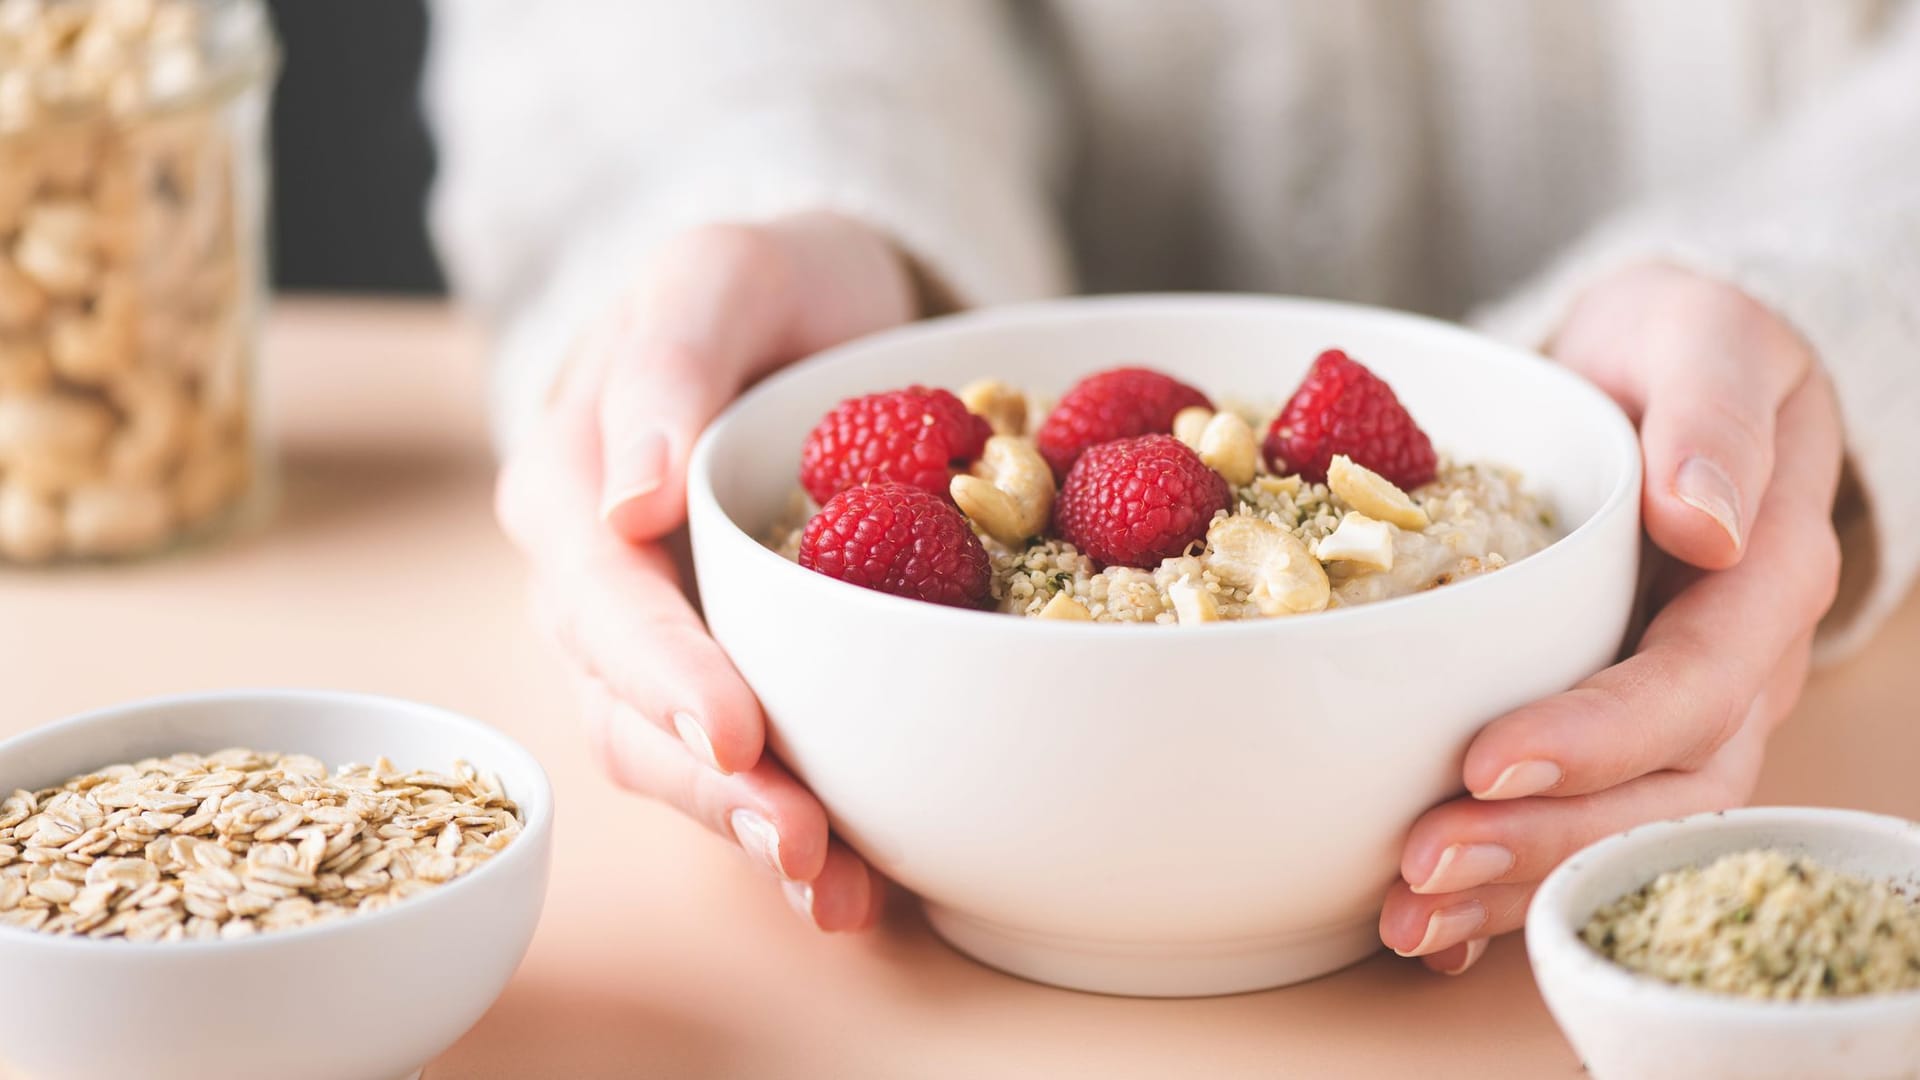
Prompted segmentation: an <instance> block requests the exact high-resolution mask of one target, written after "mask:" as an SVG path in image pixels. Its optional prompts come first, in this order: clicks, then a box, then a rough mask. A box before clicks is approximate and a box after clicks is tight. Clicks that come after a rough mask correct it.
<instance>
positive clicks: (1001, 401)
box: [960, 379, 1027, 435]
mask: <svg viewBox="0 0 1920 1080" xmlns="http://www.w3.org/2000/svg"><path fill="white" fill-rule="evenodd" d="M960 404H962V405H965V406H966V407H967V411H968V412H970V413H973V414H974V415H975V416H978V417H980V418H981V419H983V420H985V421H986V422H987V425H988V426H989V427H991V428H993V433H994V434H995V435H1025V434H1026V433H1027V395H1025V394H1023V393H1021V392H1020V391H1018V390H1015V389H1014V388H1013V387H1011V386H1008V385H1007V384H1006V383H1003V382H1001V381H1000V380H999V379H981V380H979V381H977V382H971V383H968V384H967V385H966V386H964V387H962V388H961V390H960Z"/></svg>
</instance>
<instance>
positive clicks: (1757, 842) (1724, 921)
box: [1526, 807, 1920, 1080]
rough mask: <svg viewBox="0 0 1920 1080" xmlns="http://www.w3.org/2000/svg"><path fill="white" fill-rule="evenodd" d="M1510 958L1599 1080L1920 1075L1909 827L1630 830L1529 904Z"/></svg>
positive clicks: (1913, 848)
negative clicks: (1516, 953) (1524, 970)
mask: <svg viewBox="0 0 1920 1080" xmlns="http://www.w3.org/2000/svg"><path fill="white" fill-rule="evenodd" d="M1526 936H1527V952H1528V954H1529V956H1530V957H1531V958H1532V962H1533V969H1534V975H1535V977H1536V979H1537V980H1538V981H1539V984H1540V990H1541V993H1542V995H1543V996H1544V997H1545V998H1546V1001H1547V1006H1548V1008H1549V1009H1550V1010H1551V1011H1552V1013H1553V1016H1554V1019H1555V1020H1556V1021H1558V1022H1559V1024H1560V1027H1561V1029H1562V1030H1563V1031H1564V1032H1565V1033H1566V1035H1567V1038H1568V1040H1569V1041H1570V1042H1572V1044H1573V1047H1574V1049H1575V1050H1576V1051H1578V1052H1579V1053H1580V1056H1581V1058H1582V1059H1583V1061H1584V1062H1585V1064H1586V1066H1587V1069H1588V1071H1589V1072H1591V1073H1592V1074H1593V1075H1594V1076H1595V1077H1598V1078H1600V1080H1635V1078H1654V1077H1668V1076H1686V1077H1703V1078H1709V1077H1740V1078H1743V1080H1745V1078H1758V1080H1768V1078H1776V1077H1777V1078H1783V1080H1784V1078H1796V1080H1819V1078H1827V1077H1832V1078H1836V1080H1839V1078H1846V1080H1866V1078H1876V1077H1906V1076H1914V1075H1916V1074H1917V1073H1920V824H1916V823H1915V822H1912V821H1907V820H1904V819H1901V818H1894V817H1886V816H1882V815H1878V814H1867V813H1861V812H1858V811H1850V810H1830V809H1817V808H1801V807H1755V808H1750V809H1743V810H1729V811H1725V812H1717V813H1708V814H1699V815H1696V816H1693V817H1689V818H1683V819H1680V820H1678V821H1667V822H1659V823H1655V824H1650V825H1645V826H1641V827H1639V828H1635V829H1631V830H1629V831H1627V832H1625V833H1621V834H1619V835H1617V836H1614V837H1610V838H1608V839H1606V840H1603V841H1601V842H1599V843H1598V844H1595V845H1593V846H1592V847H1589V848H1587V849H1586V850H1584V851H1581V852H1579V853H1577V854H1575V855H1574V856H1573V857H1571V858H1570V859H1568V860H1567V861H1566V862H1565V863H1564V864H1562V865H1561V867H1560V868H1559V869H1557V870H1555V871H1554V872H1553V874H1551V875H1550V876H1549V877H1548V878H1547V880H1546V882H1545V883H1544V884H1543V885H1542V886H1541V889H1540V891H1539V893H1538V894H1537V895H1536V896H1535V898H1534V900H1533V905H1532V907H1531V908H1530V909H1529V911H1528V915H1527V931H1526Z"/></svg>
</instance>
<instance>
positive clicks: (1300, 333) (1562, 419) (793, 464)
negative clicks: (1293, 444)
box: [693, 296, 1638, 538]
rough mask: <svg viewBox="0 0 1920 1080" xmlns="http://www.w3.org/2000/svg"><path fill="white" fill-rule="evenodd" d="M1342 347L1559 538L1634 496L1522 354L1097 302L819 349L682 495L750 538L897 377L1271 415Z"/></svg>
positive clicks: (1274, 309) (1612, 456) (1577, 404)
mask: <svg viewBox="0 0 1920 1080" xmlns="http://www.w3.org/2000/svg"><path fill="white" fill-rule="evenodd" d="M1334 347H1338V348H1342V349H1345V350H1347V351H1348V352H1349V353H1350V354H1352V355H1353V356H1354V357H1355V358H1357V359H1359V360H1360V361H1361V362H1362V363H1364V364H1366V365H1367V366H1368V367H1370V368H1371V369H1373V370H1374V371H1375V372H1377V373H1378V374H1379V375H1380V376H1381V377H1382V378H1384V379H1386V380H1387V381H1388V382H1389V383H1391V384H1392V386H1393V388H1394V391H1395V393H1396V394H1397V395H1398V396H1399V398H1400V400H1401V401H1402V402H1403V403H1405V404H1406V406H1407V408H1408V409H1409V410H1410V411H1411V412H1412V414H1413V416H1414V418H1415V420H1416V421H1417V422H1418V423H1419V424H1420V425H1421V427H1422V428H1424V429H1425V430H1426V432H1427V433H1428V434H1429V435H1430V436H1431V437H1432V439H1433V441H1434V444H1435V447H1436V449H1438V450H1440V451H1441V452H1442V453H1443V454H1448V455H1451V456H1453V457H1454V458H1456V459H1460V460H1469V461H1483V462H1489V463H1496V464H1504V465H1509V466H1513V467H1516V468H1519V469H1520V470H1522V472H1523V473H1524V474H1525V477H1526V482H1527V484H1528V485H1529V486H1530V487H1531V488H1532V489H1533V490H1535V491H1538V492H1541V493H1543V494H1545V495H1547V496H1548V497H1549V498H1550V499H1551V500H1552V503H1553V505H1554V507H1555V509H1556V511H1557V512H1558V514H1559V517H1560V521H1559V527H1560V530H1561V532H1562V533H1563V534H1564V533H1566V532H1570V531H1572V530H1573V529H1574V528H1576V527H1578V525H1580V524H1581V523H1583V522H1585V521H1587V520H1588V519H1590V518H1591V517H1593V516H1594V514H1596V513H1597V512H1598V511H1599V510H1600V509H1601V507H1603V506H1604V505H1606V504H1607V503H1608V502H1609V500H1610V498H1613V497H1615V496H1617V495H1618V494H1619V493H1620V491H1621V489H1622V488H1623V487H1624V486H1626V485H1629V484H1632V483H1636V482H1637V479H1638V473H1637V460H1638V458H1637V454H1638V451H1637V448H1636V444H1635V441H1634V436H1633V431H1632V428H1631V426H1630V425H1629V424H1628V423H1627V421H1626V418H1625V417H1624V416H1623V415H1621V413H1620V412H1619V410H1618V409H1617V408H1616V407H1615V406H1614V405H1613V403H1612V402H1610V401H1609V400H1607V399H1606V397H1605V396H1604V395H1602V394H1601V393H1600V392H1599V391H1597V390H1595V389H1594V388H1593V387H1591V386H1589V385H1588V384H1586V383H1585V382H1583V381H1582V380H1580V379H1578V378H1577V377H1575V376H1573V375H1571V374H1569V373H1568V372H1566V371H1564V370H1562V369H1560V368H1558V367H1555V366H1554V365H1552V364H1550V363H1548V362H1546V361H1544V360H1542V359H1540V358H1539V357H1536V356H1534V355H1532V354H1529V353H1526V352H1524V351H1521V350H1517V349H1512V348H1509V347H1506V346H1503V345H1500V344H1498V343H1495V342H1492V341H1489V340H1487V339H1485V338H1483V337H1480V336H1479V335H1476V334H1473V333H1471V332H1468V331H1466V330H1462V329H1460V328H1457V327H1454V326H1450V325H1448V324H1445V323H1440V322H1436V321H1434V320H1430V319H1424V318H1420V317H1417V316H1411V315H1403V314H1399V313H1394V312H1386V311H1380V310H1377V309H1372V308H1365V307H1357V306H1353V305H1347V304H1337V303H1331V302H1323V301H1309V300H1293V299H1285V298H1271V297H1232V296H1191V297H1183V296H1164V297H1110V298H1096V299H1080V300H1067V301H1059V302H1054V303H1045V304H1033V305H1025V306H1019V307H1011V308H1001V309H992V310H987V311H983V312H978V313H973V314H968V315H961V316H956V317H952V318H948V319H939V320H933V321H931V322H928V323H922V324H917V325H915V326H911V327H907V328H904V329H901V330H896V331H892V332H889V333H886V334H881V335H877V336H874V337H871V338H866V339H862V340H860V341H856V342H853V343H851V344H848V345H846V346H842V347H841V348H838V349H834V350H830V351H829V352H826V353H823V354H821V355H820V356H818V357H816V358H814V359H813V360H811V361H808V362H807V363H804V364H801V365H798V366H796V367H794V368H792V369H789V370H788V371H786V372H783V373H782V374H780V375H777V376H775V377H773V378H771V379H768V380H767V381H766V382H764V383H762V384H761V385H760V386H758V387H756V388H755V389H754V390H753V391H751V392H750V393H748V394H747V395H745V396H744V397H743V398H742V399H741V400H740V401H739V402H737V403H735V405H734V406H733V407H732V408H731V409H730V410H728V412H727V413H726V414H725V415H724V416H723V417H722V419H721V420H720V421H718V422H717V423H716V424H715V425H714V427H713V428H712V429H710V431H709V433H708V436H707V438H706V440H705V441H704V443H703V446H702V450H701V452H700V453H699V454H698V455H697V456H696V460H695V463H694V474H695V475H694V479H693V490H694V494H695V497H699V489H700V488H701V486H702V484H703V483H705V484H708V485H710V486H711V492H712V495H713V497H714V498H715V499H716V500H717V502H718V504H719V506H720V508H721V510H722V511H723V512H724V513H725V514H726V516H727V517H729V518H730V519H731V520H732V521H733V522H734V524H735V525H737V526H738V527H740V528H741V529H742V530H744V531H745V532H747V533H748V534H750V535H752V536H753V537H755V538H761V537H763V536H764V535H765V534H766V533H767V532H768V531H769V530H770V529H771V528H772V527H773V526H774V524H775V523H777V522H778V521H779V519H780V516H781V515H782V514H783V513H785V512H786V511H787V508H788V506H789V505H790V504H789V500H790V498H791V495H792V492H793V491H794V490H795V488H796V486H797V476H798V472H799V460H800V447H801V443H802V442H803V441H804V439H805V437H806V433H807V432H808V431H809V430H810V429H811V428H812V427H813V425H814V424H815V423H817V422H818V421H819V419H820V417H821V416H822V415H823V414H824V413H825V412H826V411H827V410H828V409H830V408H832V407H833V406H834V404H835V403H837V402H839V401H840V400H842V399H844V398H847V397H850V396H854V395H857V394H863V393H870V392H874V391H879V390H885V389H891V388H895V387H899V386H903V385H907V384H909V383H913V382H924V383H927V384H929V385H935V386H944V387H948V388H951V389H958V388H959V387H960V386H962V385H964V384H965V383H967V382H970V381H972V380H974V379H976V378H982V377H988V376H992V377H997V378H1000V379H1003V380H1005V381H1007V382H1009V383H1012V384H1014V385H1016V386H1019V387H1022V388H1024V389H1027V390H1030V391H1033V392H1035V393H1037V394H1039V395H1041V396H1043V397H1048V398H1051V397H1053V396H1056V395H1058V394H1059V393H1060V392H1062V391H1063V390H1065V389H1066V388H1067V387H1068V386H1070V385H1072V384H1073V382H1074V381H1076V380H1077V379H1079V378H1081V377H1082V376H1084V375H1087V374H1090V373H1092V372H1095V371H1099V370H1102V369H1104V368H1111V367H1118V366H1122V365H1126V364H1141V365H1145V366H1149V367H1153V368H1157V369H1159V370H1162V371H1165V372H1167V373H1169V374H1171V375H1174V376H1175V377H1177V378H1180V379H1182V380H1184V381H1187V382H1189V383H1192V384H1193V385H1195V386H1197V387H1198V388H1200V389H1201V390H1202V391H1204V392H1206V393H1207V394H1208V395H1209V396H1210V397H1212V398H1214V399H1215V400H1216V401H1234V402H1247V403H1249V404H1253V405H1257V406H1259V407H1260V408H1262V409H1265V408H1270V407H1271V408H1277V407H1278V406H1279V405H1280V404H1281V403H1283V402H1284V401H1285V399H1286V398H1287V397H1288V396H1289V395H1290V394H1291V393H1292V392H1293V389H1294V387H1295V386H1296V385H1298V383H1299V381H1300V379H1301V377H1302V376H1303V375H1304V374H1305V372H1306V369H1307V367H1308V365H1310V364H1311V363H1312V362H1313V359H1314V357H1315V356H1317V355H1319V354H1320V352H1321V351H1323V350H1325V349H1328V348H1334Z"/></svg>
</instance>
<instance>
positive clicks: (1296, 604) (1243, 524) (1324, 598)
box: [1207, 514, 1333, 615]
mask: <svg viewBox="0 0 1920 1080" xmlns="http://www.w3.org/2000/svg"><path fill="white" fill-rule="evenodd" d="M1207 547H1208V551H1209V554H1208V556H1207V567H1208V569H1210V570H1212V571H1213V573H1214V576H1215V577H1218V578H1219V579H1220V580H1221V581H1223V582H1225V583H1226V584H1228V585H1231V586H1233V587H1234V588H1238V589H1245V590H1246V591H1247V598H1248V599H1249V600H1251V601H1252V602H1253V604H1254V606H1255V607H1257V608H1259V609H1260V613H1261V614H1262V615H1303V614H1306V613H1308V612H1314V611H1321V610H1324V609H1325V608H1326V606H1327V604H1328V603H1329V602H1331V600H1332V598H1333V587H1332V585H1331V583H1330V582H1328V580H1327V571H1326V569H1325V568H1324V567H1322V566H1321V565H1320V560H1318V559H1316V558H1314V557H1313V554H1312V553H1311V552H1309V551H1308V550H1307V545H1306V544H1305V543H1304V542H1302V541H1301V539H1300V538H1299V537H1297V536H1295V535H1294V534H1293V533H1292V532H1290V531H1288V530H1286V529H1283V528H1281V527H1280V526H1278V525H1275V524H1274V523H1273V522H1271V521H1267V520H1266V519H1264V518H1256V517H1248V516H1246V515H1244V514H1235V515H1231V516H1228V517H1222V518H1217V519H1215V521H1214V523H1213V525H1212V527H1211V528H1209V529H1208V530H1207Z"/></svg>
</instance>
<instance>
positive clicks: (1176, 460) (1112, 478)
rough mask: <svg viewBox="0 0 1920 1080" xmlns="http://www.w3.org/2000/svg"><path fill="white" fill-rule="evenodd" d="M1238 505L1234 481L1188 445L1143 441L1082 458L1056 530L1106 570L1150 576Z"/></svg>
mask: <svg viewBox="0 0 1920 1080" xmlns="http://www.w3.org/2000/svg"><path fill="white" fill-rule="evenodd" d="M1231 498H1232V493H1231V492H1230V491H1229V490H1228V489H1227V482H1226V481H1225V480H1222V479H1220V474H1219V473H1217V472H1214V471H1213V470H1212V469H1209V468H1207V466H1206V463H1205V462H1203V461H1201V460H1200V455H1198V454H1196V453H1194V452H1193V451H1192V450H1190V449H1188V448H1187V445H1186V444H1185V443H1183V442H1181V441H1180V440H1179V439H1176V438H1174V437H1173V436H1171V435H1141V436H1139V437H1138V438H1133V439H1120V440H1117V441H1114V442H1108V443H1101V444H1100V445H1099V446H1094V447H1089V448H1088V449H1087V451H1086V453H1083V454H1081V455H1080V459H1079V460H1078V461H1075V462H1074V463H1073V468H1072V469H1070V470H1068V472H1067V481H1066V483H1065V484H1064V485H1062V486H1061V488H1060V498H1059V501H1058V502H1057V503H1056V504H1055V507H1054V523H1055V524H1056V525H1057V526H1058V527H1059V529H1060V534H1061V535H1062V536H1064V537H1065V538H1066V539H1067V542H1068V543H1071V544H1072V545H1073V546H1074V547H1077V548H1079V549H1080V551H1081V552H1082V553H1083V554H1085V555H1086V556H1087V557H1088V558H1090V559H1092V560H1093V561H1094V562H1097V563H1099V564H1100V565H1101V566H1114V565H1119V566H1137V567H1140V568H1141V569H1147V568H1150V567H1155V566H1158V565H1160V560H1162V559H1165V558H1169V557H1171V556H1174V555H1178V554H1180V553H1181V552H1182V551H1185V550H1186V548H1187V545H1188V544H1191V543H1193V542H1194V541H1195V540H1198V539H1200V538H1201V537H1203V536H1205V535H1206V534H1207V523H1208V522H1210V521H1212V520H1213V515H1214V514H1216V513H1218V512H1220V511H1222V510H1225V509H1227V506H1228V502H1229V500H1230V499H1231Z"/></svg>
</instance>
